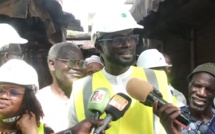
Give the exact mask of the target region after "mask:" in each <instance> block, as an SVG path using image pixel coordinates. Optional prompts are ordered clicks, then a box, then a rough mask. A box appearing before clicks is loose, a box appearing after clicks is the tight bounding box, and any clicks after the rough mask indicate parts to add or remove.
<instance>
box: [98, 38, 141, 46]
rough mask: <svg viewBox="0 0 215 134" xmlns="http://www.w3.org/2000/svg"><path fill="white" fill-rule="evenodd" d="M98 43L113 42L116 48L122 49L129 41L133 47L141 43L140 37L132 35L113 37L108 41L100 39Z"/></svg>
mask: <svg viewBox="0 0 215 134" xmlns="http://www.w3.org/2000/svg"><path fill="white" fill-rule="evenodd" d="M98 41H112V44H113V45H114V46H115V47H122V45H123V44H124V43H125V42H126V41H129V43H130V44H131V45H137V44H138V43H139V35H130V36H128V37H113V38H107V39H99V40H98Z"/></svg>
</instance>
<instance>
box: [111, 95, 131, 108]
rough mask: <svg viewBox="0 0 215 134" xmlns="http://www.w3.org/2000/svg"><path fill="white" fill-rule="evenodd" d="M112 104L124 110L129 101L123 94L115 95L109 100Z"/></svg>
mask: <svg viewBox="0 0 215 134" xmlns="http://www.w3.org/2000/svg"><path fill="white" fill-rule="evenodd" d="M109 104H110V105H112V106H114V107H115V108H117V109H118V110H119V111H122V110H123V109H124V108H125V106H126V105H127V104H128V101H127V100H126V99H124V98H123V97H122V96H119V95H115V96H114V97H113V98H112V99H111V100H110V102H109Z"/></svg>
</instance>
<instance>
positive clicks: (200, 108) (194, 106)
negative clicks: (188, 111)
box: [190, 98, 208, 111]
mask: <svg viewBox="0 0 215 134" xmlns="http://www.w3.org/2000/svg"><path fill="white" fill-rule="evenodd" d="M207 105H208V104H205V105H204V106H201V107H200V106H196V105H194V104H193V99H192V98H191V99H190V107H191V108H192V109H195V110H197V111H204V110H205V109H206V107H207Z"/></svg>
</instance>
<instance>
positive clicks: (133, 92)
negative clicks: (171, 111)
mask: <svg viewBox="0 0 215 134" xmlns="http://www.w3.org/2000/svg"><path fill="white" fill-rule="evenodd" d="M154 89H155V88H154ZM126 91H127V92H128V94H129V95H130V96H131V97H133V98H134V99H136V100H139V101H140V102H145V101H147V102H150V103H151V106H152V105H153V103H154V102H155V101H156V100H157V101H158V106H157V107H158V109H159V108H160V107H162V106H163V105H165V104H167V103H168V102H167V101H165V100H164V99H162V98H160V97H159V96H158V95H157V94H156V93H153V92H152V91H153V87H152V85H151V84H149V83H148V82H146V81H144V80H143V79H140V78H131V79H130V80H129V81H128V83H127V85H126ZM175 123H177V124H178V125H180V126H181V127H184V128H185V129H188V127H187V125H188V124H189V120H188V119H187V118H186V117H185V116H184V115H183V114H180V115H179V116H178V117H177V118H176V121H175Z"/></svg>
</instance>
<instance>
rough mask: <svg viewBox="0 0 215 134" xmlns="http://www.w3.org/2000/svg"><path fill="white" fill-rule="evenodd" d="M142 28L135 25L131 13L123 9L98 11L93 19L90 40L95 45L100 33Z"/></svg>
mask: <svg viewBox="0 0 215 134" xmlns="http://www.w3.org/2000/svg"><path fill="white" fill-rule="evenodd" d="M134 28H143V26H141V25H139V24H137V22H136V21H135V20H134V18H133V17H132V15H131V13H130V12H129V11H128V10H127V9H124V8H110V10H102V11H99V12H98V13H97V14H96V15H95V16H94V19H93V24H92V32H91V40H92V41H93V43H95V41H96V39H98V38H99V37H100V36H99V35H98V34H99V32H101V33H112V32H117V31H122V30H127V29H134Z"/></svg>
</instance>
